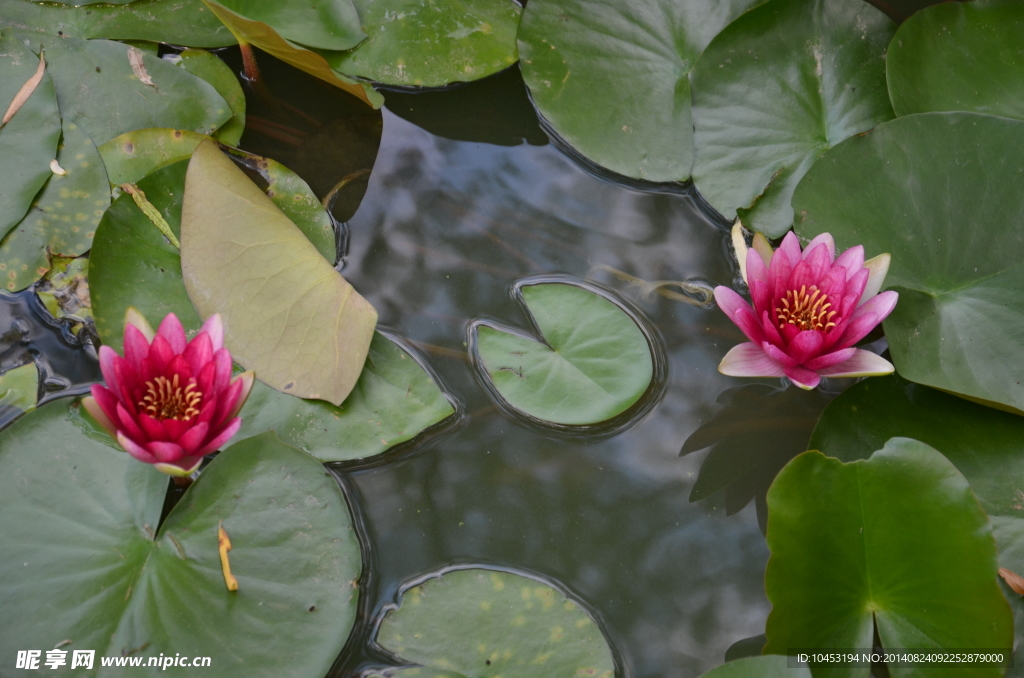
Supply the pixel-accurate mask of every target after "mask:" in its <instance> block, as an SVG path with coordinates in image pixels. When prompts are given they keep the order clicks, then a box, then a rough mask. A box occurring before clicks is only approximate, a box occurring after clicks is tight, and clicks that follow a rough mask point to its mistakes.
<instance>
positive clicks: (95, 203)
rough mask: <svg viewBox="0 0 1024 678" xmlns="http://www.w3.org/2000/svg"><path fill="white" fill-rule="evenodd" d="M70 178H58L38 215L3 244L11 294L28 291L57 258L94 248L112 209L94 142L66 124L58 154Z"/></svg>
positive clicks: (40, 199) (0, 250)
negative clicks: (94, 240)
mask: <svg viewBox="0 0 1024 678" xmlns="http://www.w3.org/2000/svg"><path fill="white" fill-rule="evenodd" d="M57 163H58V165H59V167H60V169H61V171H63V172H64V174H52V176H50V179H49V181H47V182H46V185H45V187H44V188H43V190H42V191H41V192H40V193H39V195H37V196H36V199H35V201H34V202H33V203H32V209H31V210H29V213H28V215H27V216H26V217H25V218H24V219H22V220H21V223H19V224H18V225H17V226H16V227H14V228H13V229H11V231H10V232H9V233H8V234H7V236H6V237H4V239H3V240H2V241H0V267H3V268H4V269H6V271H5V274H4V275H2V276H0V280H3V284H4V286H5V287H6V288H7V289H9V290H20V289H23V288H25V287H28V286H29V285H31V284H32V283H34V282H35V281H36V280H38V279H39V278H40V276H42V275H43V274H45V273H46V271H47V270H49V268H50V258H51V257H52V256H65V257H74V256H77V255H79V254H82V253H84V252H86V251H88V249H89V248H90V247H92V238H93V235H95V233H96V226H97V224H99V222H100V218H101V217H102V216H103V213H104V212H105V211H106V209H107V207H109V206H110V188H109V186H108V184H107V173H106V172H105V171H104V169H103V162H102V161H101V160H100V155H99V153H97V152H96V147H95V146H94V145H93V143H92V140H91V139H89V137H87V136H86V135H85V133H84V132H82V130H81V129H79V128H78V126H77V125H75V124H74V123H72V122H65V123H64V139H63V141H62V142H61V145H60V146H59V148H58V150H57Z"/></svg>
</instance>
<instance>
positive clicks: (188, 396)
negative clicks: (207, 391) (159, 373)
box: [139, 375, 203, 421]
mask: <svg viewBox="0 0 1024 678" xmlns="http://www.w3.org/2000/svg"><path fill="white" fill-rule="evenodd" d="M202 400H203V393H202V391H199V390H198V389H197V388H196V380H195V379H189V380H188V385H187V386H185V388H182V387H181V385H180V384H179V383H178V375H174V378H173V379H168V378H167V377H156V378H155V379H153V381H147V382H146V396H145V397H144V398H143V399H142V401H141V402H140V403H139V409H141V410H143V411H144V412H145V413H146V414H148V415H149V416H151V417H153V418H154V419H157V420H159V421H163V420H164V419H178V420H180V421H188V420H189V419H191V418H192V417H194V416H196V415H197V414H199V403H200V402H202Z"/></svg>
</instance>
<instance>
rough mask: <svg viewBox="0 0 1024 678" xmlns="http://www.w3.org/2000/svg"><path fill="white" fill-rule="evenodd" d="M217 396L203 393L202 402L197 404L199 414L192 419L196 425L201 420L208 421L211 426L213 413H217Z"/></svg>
mask: <svg viewBox="0 0 1024 678" xmlns="http://www.w3.org/2000/svg"><path fill="white" fill-rule="evenodd" d="M218 402H219V401H218V400H217V396H214V395H211V396H207V395H206V394H203V402H202V403H200V405H199V416H198V417H196V418H194V419H192V421H194V422H195V423H196V425H197V426H198V425H199V424H200V423H202V422H204V421H205V422H209V423H210V425H211V426H213V425H215V423H214V421H213V415H215V414H217V410H218V409H219V408H218V406H217V405H218Z"/></svg>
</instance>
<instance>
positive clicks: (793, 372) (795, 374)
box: [786, 367, 821, 391]
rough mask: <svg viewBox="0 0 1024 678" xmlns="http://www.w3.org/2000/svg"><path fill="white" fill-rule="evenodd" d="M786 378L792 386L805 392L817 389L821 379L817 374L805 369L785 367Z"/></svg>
mask: <svg viewBox="0 0 1024 678" xmlns="http://www.w3.org/2000/svg"><path fill="white" fill-rule="evenodd" d="M786 376H787V377H789V379H790V381H792V382H793V383H794V384H796V385H797V386H799V387H800V388H802V389H804V390H807V391H809V390H811V389H812V388H817V386H818V384H819V383H821V377H819V376H818V373H817V372H815V371H814V370H809V369H807V368H806V367H787V368H786Z"/></svg>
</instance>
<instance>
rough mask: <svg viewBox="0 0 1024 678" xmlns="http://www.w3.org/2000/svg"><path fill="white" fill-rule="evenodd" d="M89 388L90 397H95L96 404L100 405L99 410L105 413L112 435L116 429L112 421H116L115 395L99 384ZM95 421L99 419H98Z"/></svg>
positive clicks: (116, 402) (116, 401)
mask: <svg viewBox="0 0 1024 678" xmlns="http://www.w3.org/2000/svg"><path fill="white" fill-rule="evenodd" d="M90 390H91V391H92V397H93V398H95V399H96V404H97V405H99V407H100V411H101V412H103V414H104V415H106V417H107V421H109V422H110V426H111V429H110V434H111V435H113V434H114V433H115V432H116V431H117V427H116V426H115V425H114V422H115V421H117V404H118V400H117V396H116V395H114V394H113V393H111V392H110V391H108V390H107V389H105V388H103V387H102V386H100V385H99V384H93V385H92V388H91V389H90ZM96 421H99V419H97V420H96Z"/></svg>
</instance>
